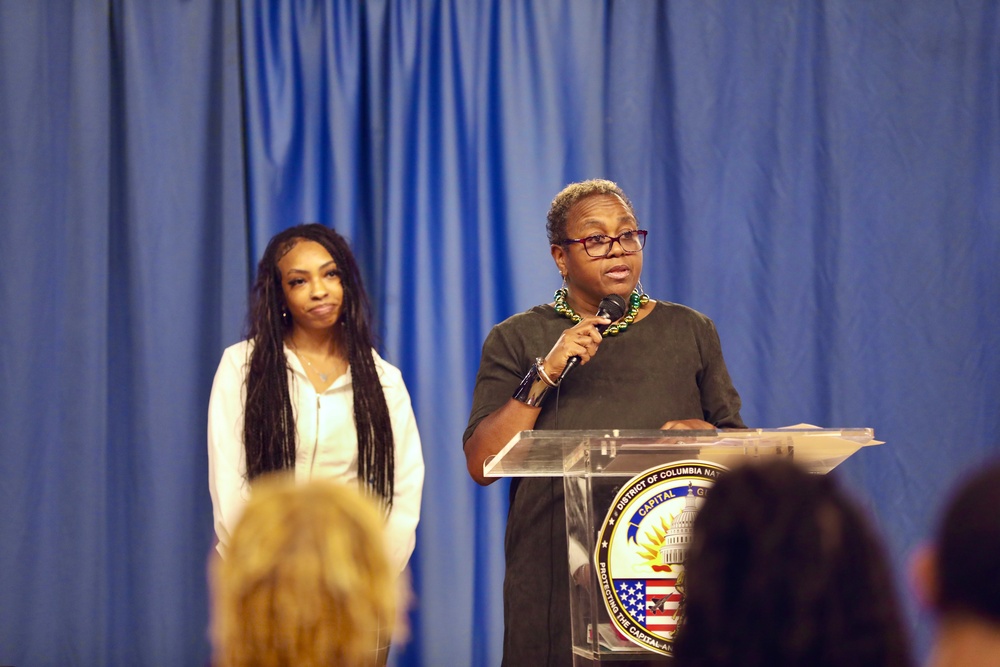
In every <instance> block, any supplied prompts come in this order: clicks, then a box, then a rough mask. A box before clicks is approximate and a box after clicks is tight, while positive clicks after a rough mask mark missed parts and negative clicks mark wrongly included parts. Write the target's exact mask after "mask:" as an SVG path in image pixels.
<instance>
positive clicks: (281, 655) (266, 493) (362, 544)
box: [209, 474, 402, 667]
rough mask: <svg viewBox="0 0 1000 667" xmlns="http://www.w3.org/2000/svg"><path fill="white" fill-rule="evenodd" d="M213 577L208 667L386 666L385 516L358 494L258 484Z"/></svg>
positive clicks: (274, 481)
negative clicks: (383, 647) (210, 661)
mask: <svg viewBox="0 0 1000 667" xmlns="http://www.w3.org/2000/svg"><path fill="white" fill-rule="evenodd" d="M209 573H210V583H211V591H212V622H211V636H212V645H213V649H214V660H213V666H214V667H249V666H251V665H253V666H259V667H277V666H279V665H296V666H297V667H310V666H315V667H319V666H321V665H322V666H328V665H339V666H342V667H376V666H377V665H382V664H384V663H385V655H383V654H382V653H381V652H380V651H379V647H380V646H381V645H382V644H384V642H382V641H380V638H379V633H380V632H381V633H383V634H384V633H386V632H391V631H392V629H393V625H394V622H395V620H396V618H397V600H398V599H399V595H398V593H399V590H398V589H397V579H396V576H395V574H396V573H395V572H394V571H393V566H392V564H391V561H390V559H389V557H388V555H387V553H386V548H385V542H384V539H383V531H382V517H381V514H380V512H379V511H378V510H377V509H376V507H375V505H373V504H372V502H371V501H370V500H368V499H367V498H364V497H363V496H361V494H360V493H359V492H358V491H357V490H356V489H355V488H353V487H351V486H345V485H342V484H336V483H333V482H326V481H314V482H309V483H305V484H295V482H294V480H293V479H292V478H291V477H290V476H289V475H287V474H279V475H270V476H267V477H265V478H263V479H262V480H261V481H259V482H258V483H257V484H256V485H255V487H254V494H253V497H252V498H251V499H250V501H249V503H248V504H247V507H246V510H245V511H244V512H243V514H242V517H241V519H240V520H239V522H238V524H237V525H236V527H235V529H234V530H233V533H232V539H231V542H230V544H229V548H228V551H227V554H226V557H225V559H223V558H221V557H220V556H219V555H218V554H213V556H212V559H211V561H210V567H209ZM400 618H402V617H401V616H400Z"/></svg>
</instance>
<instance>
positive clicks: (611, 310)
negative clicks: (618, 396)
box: [559, 294, 625, 382]
mask: <svg viewBox="0 0 1000 667" xmlns="http://www.w3.org/2000/svg"><path fill="white" fill-rule="evenodd" d="M624 314H625V299H623V298H621V297H620V296H618V295H617V294H609V295H607V296H606V297H604V298H603V299H601V303H600V304H599V305H598V306H597V316H598V317H606V318H608V319H609V320H611V322H614V321H615V320H620V319H621V318H622V315H624ZM611 322H609V323H608V324H598V325H597V330H598V331H599V332H600V333H604V330H605V329H607V328H608V327H609V326H611ZM578 363H580V357H578V356H576V355H573V356H572V357H570V358H569V361H567V362H566V368H564V369H563V372H562V374H561V375H560V376H559V382H562V381H563V378H564V377H566V374H567V373H569V369H571V368H573V367H574V366H576V365H577V364H578Z"/></svg>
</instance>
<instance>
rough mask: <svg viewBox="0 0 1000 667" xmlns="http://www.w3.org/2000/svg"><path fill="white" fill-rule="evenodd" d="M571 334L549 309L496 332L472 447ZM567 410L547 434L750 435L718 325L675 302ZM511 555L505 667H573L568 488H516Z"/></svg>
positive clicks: (583, 370)
mask: <svg viewBox="0 0 1000 667" xmlns="http://www.w3.org/2000/svg"><path fill="white" fill-rule="evenodd" d="M570 326H572V322H571V321H570V320H568V319H567V318H565V317H562V316H561V315H559V314H558V313H556V312H555V309H553V308H552V306H550V305H544V306H536V307H534V308H532V309H530V310H528V311H526V312H524V313H520V314H518V315H514V316H513V317H510V318H509V319H507V320H505V321H503V322H501V323H500V324H498V325H496V326H495V327H493V330H492V331H491V332H490V334H489V336H488V337H487V339H486V342H485V343H484V344H483V355H482V360H481V363H480V367H479V374H478V376H477V378H476V388H475V392H474V394H473V403H472V414H471V416H470V418H469V426H468V428H467V429H466V431H465V435H464V438H463V441H464V440H468V439H469V437H470V436H471V435H472V433H473V432H474V431H475V429H476V426H477V425H478V424H479V422H480V421H481V420H482V419H483V418H484V417H486V416H487V415H489V414H490V413H492V412H493V411H495V410H497V409H498V408H499V407H500V406H502V405H503V404H504V403H506V402H507V400H509V399H510V397H511V394H513V392H514V390H515V389H516V388H517V386H518V384H519V383H520V381H521V379H522V378H523V377H524V374H525V373H526V372H527V371H528V369H529V368H530V366H531V364H532V363H534V360H535V358H536V357H540V356H544V355H545V354H546V353H547V352H548V351H549V350H550V349H551V348H552V346H553V345H554V344H555V341H556V339H557V338H558V337H559V335H560V334H561V333H562V332H563V331H564V330H565V329H567V328H569V327H570ZM556 399H557V395H556V392H555V390H553V391H551V392H550V393H549V395H548V396H547V397H546V400H545V404H544V405H543V407H542V410H541V413H540V414H539V416H538V420H537V422H536V424H535V428H536V429H610V428H622V429H657V428H659V427H660V426H662V425H663V423H664V422H666V421H668V420H672V419H703V420H705V421H707V422H709V423H711V424H714V425H715V426H717V427H719V428H744V425H743V421H742V420H741V419H740V397H739V394H738V393H737V392H736V390H735V389H734V388H733V384H732V381H731V380H730V378H729V372H728V371H727V370H726V364H725V361H724V360H723V358H722V348H721V345H720V342H719V336H718V333H717V332H716V330H715V325H714V324H713V323H712V321H711V320H710V319H709V318H707V317H706V316H704V315H702V314H701V313H698V312H697V311H695V310H692V309H691V308H688V307H686V306H681V305H678V304H673V303H668V302H658V303H656V304H655V305H654V307H653V310H652V312H650V313H649V314H648V315H647V316H646V317H645V318H643V319H642V321H640V322H638V323H636V324H633V325H631V326H630V327H629V328H628V329H627V330H625V331H624V332H622V333H620V334H618V335H617V336H609V337H607V338H605V339H604V341H603V342H602V343H601V345H600V347H599V349H598V351H597V354H596V355H594V357H593V358H592V359H591V360H590V361H589V362H588V363H587V364H585V365H581V366H578V367H576V368H574V369H573V371H572V372H571V373H570V374H569V375H567V377H566V379H565V381H564V382H563V383H562V384H561V385H560V387H559V391H558V401H557V400H556ZM505 555H506V574H505V578H504V654H503V665H505V666H506V667H525V666H529V665H530V666H532V667H534V666H558V667H562V666H570V665H572V663H573V659H572V637H571V634H570V625H569V575H568V573H567V556H566V521H565V509H564V504H563V484H562V480H561V479H559V478H524V479H519V480H513V483H512V485H511V503H510V509H509V514H508V517H507V534H506V539H505Z"/></svg>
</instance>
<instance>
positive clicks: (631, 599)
mask: <svg viewBox="0 0 1000 667" xmlns="http://www.w3.org/2000/svg"><path fill="white" fill-rule="evenodd" d="M676 583H677V578H676V577H670V578H666V579H616V580H615V590H616V591H617V592H618V598H619V599H620V600H621V602H622V606H623V607H624V608H625V611H626V612H628V614H629V616H631V617H632V618H633V619H635V621H636V622H637V623H639V624H640V625H642V626H643V627H644V628H646V629H647V630H649V631H650V632H654V633H656V634H659V635H665V634H667V633H671V632H673V631H674V630H676V629H677V621H679V620H680V618H679V617H677V616H675V615H674V614H675V613H676V612H677V607H678V606H679V605H680V601H681V594H680V593H679V592H678V591H677V589H676V588H675V587H674V584H676Z"/></svg>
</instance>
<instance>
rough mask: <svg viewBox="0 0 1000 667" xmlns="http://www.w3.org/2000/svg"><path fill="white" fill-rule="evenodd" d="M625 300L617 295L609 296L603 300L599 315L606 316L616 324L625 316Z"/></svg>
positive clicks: (599, 307)
mask: <svg viewBox="0 0 1000 667" xmlns="http://www.w3.org/2000/svg"><path fill="white" fill-rule="evenodd" d="M625 309H626V306H625V299H623V298H621V297H620V296H618V295H617V294H609V295H607V296H606V297H604V298H603V299H601V303H600V305H599V306H598V307H597V312H598V314H602V313H603V314H604V315H606V316H607V318H608V319H609V320H611V321H612V322H614V321H615V320H619V319H621V318H622V316H623V315H625Z"/></svg>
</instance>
